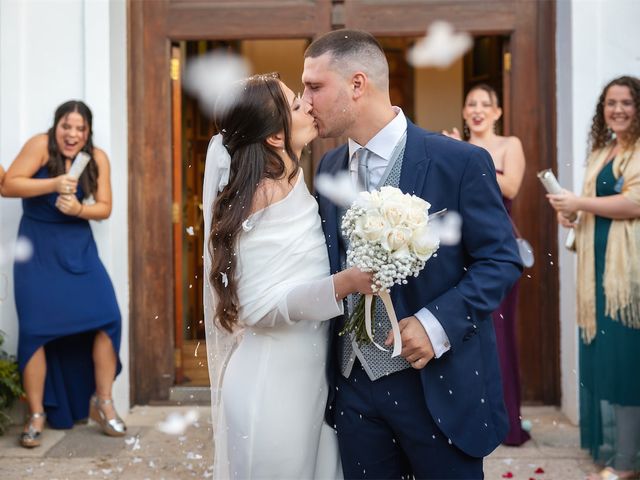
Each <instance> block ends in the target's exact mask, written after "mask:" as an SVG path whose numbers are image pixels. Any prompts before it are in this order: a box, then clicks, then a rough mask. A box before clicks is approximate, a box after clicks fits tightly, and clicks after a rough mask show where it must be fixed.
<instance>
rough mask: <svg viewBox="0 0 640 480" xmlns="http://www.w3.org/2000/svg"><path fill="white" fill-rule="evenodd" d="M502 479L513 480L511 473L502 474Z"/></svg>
mask: <svg viewBox="0 0 640 480" xmlns="http://www.w3.org/2000/svg"><path fill="white" fill-rule="evenodd" d="M502 478H513V473H511V472H507V473H503V474H502Z"/></svg>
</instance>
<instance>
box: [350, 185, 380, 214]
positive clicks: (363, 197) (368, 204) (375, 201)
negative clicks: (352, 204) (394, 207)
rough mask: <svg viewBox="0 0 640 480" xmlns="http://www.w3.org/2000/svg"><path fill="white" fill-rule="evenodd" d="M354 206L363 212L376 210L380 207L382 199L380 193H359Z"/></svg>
mask: <svg viewBox="0 0 640 480" xmlns="http://www.w3.org/2000/svg"><path fill="white" fill-rule="evenodd" d="M356 204H357V205H359V206H360V207H362V208H364V209H365V210H377V209H379V208H380V207H381V206H382V197H381V195H380V192H379V191H377V190H374V191H373V192H360V193H359V194H358V198H357V199H356Z"/></svg>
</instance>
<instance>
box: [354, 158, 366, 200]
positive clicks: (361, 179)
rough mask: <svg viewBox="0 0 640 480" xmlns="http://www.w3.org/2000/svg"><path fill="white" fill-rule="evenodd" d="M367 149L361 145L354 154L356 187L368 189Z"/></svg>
mask: <svg viewBox="0 0 640 480" xmlns="http://www.w3.org/2000/svg"><path fill="white" fill-rule="evenodd" d="M369 153H370V152H369V150H367V149H366V148H364V147H362V148H359V149H358V150H356V152H355V153H354V155H355V156H356V158H357V159H358V188H362V190H363V191H367V192H368V191H369Z"/></svg>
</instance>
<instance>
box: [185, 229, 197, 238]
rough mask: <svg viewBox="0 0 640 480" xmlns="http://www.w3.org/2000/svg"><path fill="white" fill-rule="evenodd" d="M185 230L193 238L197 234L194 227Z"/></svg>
mask: <svg viewBox="0 0 640 480" xmlns="http://www.w3.org/2000/svg"><path fill="white" fill-rule="evenodd" d="M185 230H186V231H187V233H188V234H189V235H191V236H192V237H193V236H194V235H195V233H194V232H193V227H187V228H185Z"/></svg>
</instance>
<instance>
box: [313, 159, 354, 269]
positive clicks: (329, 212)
mask: <svg viewBox="0 0 640 480" xmlns="http://www.w3.org/2000/svg"><path fill="white" fill-rule="evenodd" d="M327 161H328V162H327ZM325 163H328V165H327V168H326V169H323V171H322V172H319V173H325V174H328V175H336V174H337V173H339V172H340V171H343V170H346V169H347V166H348V163H349V150H348V149H347V148H346V147H343V149H339V150H338V151H337V152H336V153H335V157H334V159H333V161H332V159H330V158H329V159H326V160H325ZM318 203H319V205H320V211H321V212H322V218H323V220H324V221H325V224H324V233H325V237H326V240H327V249H328V251H329V263H330V265H331V273H336V272H339V271H340V236H339V235H340V225H339V223H340V219H339V218H338V207H337V206H336V205H335V204H334V203H332V202H331V201H329V200H328V199H327V198H325V197H324V196H322V195H319V196H318Z"/></svg>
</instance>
